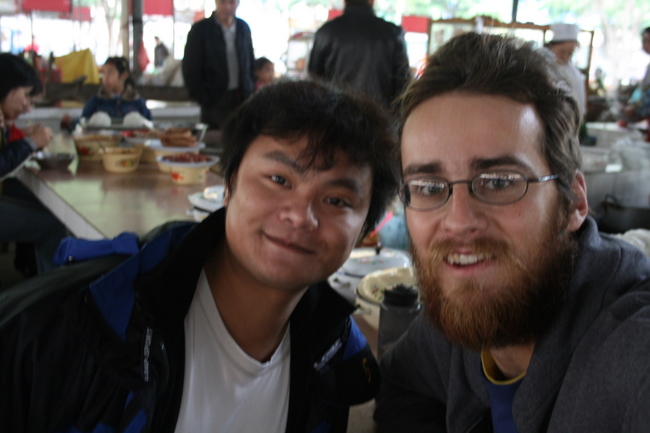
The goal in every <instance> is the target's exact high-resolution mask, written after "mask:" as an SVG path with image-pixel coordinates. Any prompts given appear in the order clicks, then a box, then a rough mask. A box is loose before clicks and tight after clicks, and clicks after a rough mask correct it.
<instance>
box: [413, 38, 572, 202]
mask: <svg viewBox="0 0 650 433" xmlns="http://www.w3.org/2000/svg"><path fill="white" fill-rule="evenodd" d="M451 92H462V93H469V94H479V95H480V94H486V95H496V96H505V97H507V98H510V99H512V100H514V101H517V102H520V103H524V104H531V105H533V106H534V107H535V110H536V112H537V115H538V116H539V118H540V119H541V122H542V131H543V136H542V137H540V149H541V151H542V154H543V155H544V157H545V158H546V161H547V163H548V164H549V167H550V169H551V172H552V173H554V174H557V175H558V181H559V184H560V185H561V188H560V191H561V193H562V197H563V199H564V203H565V204H567V205H568V203H570V202H571V200H572V199H573V195H572V192H571V184H572V181H573V177H574V175H575V171H576V170H577V169H579V168H580V164H581V156H580V146H579V141H578V130H579V127H580V114H579V111H578V105H577V102H576V101H575V99H574V98H573V96H572V94H571V88H570V87H569V84H568V83H567V82H566V80H565V79H564V78H563V76H562V74H561V73H560V71H559V70H558V67H557V64H556V62H554V60H553V59H552V58H551V56H548V55H547V54H545V53H544V52H543V50H541V49H537V48H536V47H535V45H534V44H533V43H532V42H524V41H522V40H521V39H517V38H514V37H508V36H498V35H488V34H478V33H473V32H469V33H465V34H462V35H460V36H456V37H454V38H452V39H450V40H449V41H448V42H447V43H446V44H445V45H443V46H442V47H440V48H439V49H438V50H437V51H436V52H435V53H433V54H432V55H431V56H430V57H429V58H428V60H427V64H426V66H425V69H424V72H423V73H422V76H421V77H420V79H419V80H417V81H414V82H412V83H411V84H410V86H409V87H408V88H407V90H406V91H405V93H404V94H403V95H402V97H401V107H400V108H401V113H400V115H401V118H402V121H401V125H402V128H403V125H404V122H405V121H406V119H407V118H408V116H409V115H410V114H411V112H412V111H413V110H414V109H415V107H417V106H418V105H420V104H421V103H423V102H424V101H426V100H428V99H430V98H433V97H435V96H440V95H443V94H446V93H451ZM470 121H471V119H470Z"/></svg>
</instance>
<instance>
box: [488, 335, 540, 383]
mask: <svg viewBox="0 0 650 433" xmlns="http://www.w3.org/2000/svg"><path fill="white" fill-rule="evenodd" d="M534 349H535V343H534V342H533V343H530V344H527V345H523V346H509V347H505V348H500V349H489V350H490V355H492V359H494V362H495V364H496V365H497V367H498V368H499V371H500V372H501V374H503V376H504V378H505V379H512V378H514V377H517V376H519V375H521V374H523V373H525V372H526V371H527V370H528V365H529V364H530V360H531V358H532V357H533V350H534Z"/></svg>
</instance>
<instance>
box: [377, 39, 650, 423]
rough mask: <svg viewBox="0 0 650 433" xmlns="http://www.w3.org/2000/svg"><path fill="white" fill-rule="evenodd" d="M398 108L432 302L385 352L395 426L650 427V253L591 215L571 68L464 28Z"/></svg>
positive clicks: (380, 419) (414, 222)
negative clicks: (565, 73)
mask: <svg viewBox="0 0 650 433" xmlns="http://www.w3.org/2000/svg"><path fill="white" fill-rule="evenodd" d="M401 116H402V122H401V131H400V133H401V165H402V177H403V183H402V186H401V187H400V190H399V195H400V198H401V199H402V201H403V202H404V204H405V205H406V221H407V225H408V229H409V234H410V237H411V245H412V254H413V258H414V262H415V266H416V269H417V273H418V279H419V289H420V291H421V295H422V298H423V302H424V304H425V307H426V308H424V309H423V311H424V312H423V314H422V315H420V317H418V318H417V319H416V320H415V321H414V323H413V324H412V326H411V327H410V329H409V330H408V332H407V333H406V334H405V336H404V337H403V338H402V339H401V340H400V341H399V342H398V343H397V344H396V345H395V346H394V348H393V350H392V351H390V352H388V353H387V354H386V355H384V357H383V358H382V360H381V371H382V390H381V392H380V396H379V397H378V398H377V408H376V411H375V420H376V421H377V423H378V426H379V429H380V431H382V432H409V433H413V432H428V433H431V432H470V431H471V432H492V431H494V432H508V433H512V432H519V433H524V432H526V433H527V432H531V433H532V432H545V431H546V432H572V433H576V432H585V433H586V432H596V431H600V432H633V431H634V432H641V431H647V429H648V426H650V411H649V410H648V408H650V380H648V378H650V361H649V360H650V320H649V319H650V308H649V305H650V281H648V280H647V279H648V277H650V260H648V258H647V257H645V256H644V255H643V253H642V252H641V251H639V250H637V249H636V248H633V247H632V246H630V245H627V244H625V243H623V242H622V241H617V240H615V239H613V238H611V237H609V236H607V235H602V234H599V232H598V228H597V225H596V223H595V221H594V220H593V219H592V218H590V217H589V216H588V204H587V197H586V186H585V178H584V175H583V174H582V172H581V171H580V148H579V145H578V138H577V133H578V128H579V124H580V116H579V110H578V107H577V105H576V102H575V99H574V98H572V96H571V90H570V88H569V86H568V85H567V83H566V81H564V79H563V78H562V75H561V74H560V73H559V72H558V69H557V65H555V64H553V62H552V61H549V59H548V57H547V56H546V55H545V54H544V53H543V52H541V51H540V50H539V49H537V48H535V47H534V46H533V45H532V44H528V43H523V42H522V41H520V40H517V39H514V38H508V37H502V36H496V35H479V34H476V33H467V34H464V35H461V36H458V37H456V38H454V39H452V40H451V41H449V42H448V43H447V44H446V45H445V46H443V47H441V49H440V50H439V51H437V52H436V53H435V54H433V55H432V56H431V57H430V59H429V61H428V64H427V67H426V69H425V71H424V73H423V75H422V77H421V78H420V79H419V80H418V81H416V82H413V83H412V84H411V85H410V86H409V88H408V89H407V90H406V92H405V94H404V95H403V96H402V100H401Z"/></svg>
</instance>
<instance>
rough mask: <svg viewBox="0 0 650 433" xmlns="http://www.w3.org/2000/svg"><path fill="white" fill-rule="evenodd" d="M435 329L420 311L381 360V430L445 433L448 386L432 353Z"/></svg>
mask: <svg viewBox="0 0 650 433" xmlns="http://www.w3.org/2000/svg"><path fill="white" fill-rule="evenodd" d="M433 332H435V331H434V330H433V328H432V326H431V325H430V324H429V322H428V321H427V320H426V315H425V314H420V315H419V316H418V318H417V319H416V320H415V321H414V322H413V324H412V326H411V327H410V328H409V330H408V332H407V333H406V334H405V335H404V336H403V337H402V338H401V339H400V340H399V341H398V342H397V344H395V346H394V347H393V349H392V350H390V351H388V352H386V353H385V354H384V356H383V357H382V359H381V365H380V371H381V377H382V384H381V390H380V392H379V396H378V397H377V406H376V409H375V414H374V418H375V421H376V422H377V426H378V427H379V431H380V432H382V433H392V432H397V433H398V432H409V433H436V432H446V431H447V429H446V425H445V416H446V415H445V412H446V407H445V404H444V403H443V401H444V395H445V387H444V383H443V380H442V376H441V375H440V369H439V366H438V365H436V359H435V358H434V357H433V356H432V352H433V351H435V350H434V349H437V348H439V346H437V347H436V345H435V344H433V342H432V333H433Z"/></svg>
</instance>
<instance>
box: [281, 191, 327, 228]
mask: <svg viewBox="0 0 650 433" xmlns="http://www.w3.org/2000/svg"><path fill="white" fill-rule="evenodd" d="M281 218H282V219H283V220H284V221H289V222H290V223H291V224H292V225H293V226H294V227H295V228H300V229H304V230H315V229H317V228H318V215H317V209H316V205H315V204H314V202H313V200H312V199H311V198H301V199H294V200H291V201H290V202H289V203H287V204H286V205H285V206H284V208H283V209H282V211H281Z"/></svg>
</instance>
